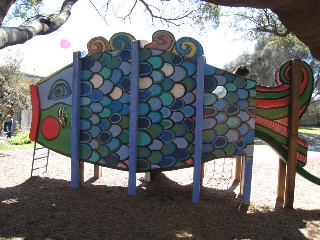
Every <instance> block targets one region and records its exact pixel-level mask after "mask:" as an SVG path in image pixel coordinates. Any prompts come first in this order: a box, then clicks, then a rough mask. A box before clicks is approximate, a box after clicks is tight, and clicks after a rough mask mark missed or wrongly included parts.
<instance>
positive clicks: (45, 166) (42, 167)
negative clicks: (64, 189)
mask: <svg viewBox="0 0 320 240" xmlns="http://www.w3.org/2000/svg"><path fill="white" fill-rule="evenodd" d="M46 167H47V166H46V165H44V166H41V167H36V168H33V169H32V170H33V171H34V170H38V169H40V168H46Z"/></svg>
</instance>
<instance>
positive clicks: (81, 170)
mask: <svg viewBox="0 0 320 240" xmlns="http://www.w3.org/2000/svg"><path fill="white" fill-rule="evenodd" d="M83 183H84V162H82V161H80V162H79V185H80V186H81V185H83Z"/></svg>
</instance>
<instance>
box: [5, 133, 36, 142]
mask: <svg viewBox="0 0 320 240" xmlns="http://www.w3.org/2000/svg"><path fill="white" fill-rule="evenodd" d="M8 142H9V143H10V144H12V145H23V144H29V143H31V140H30V139H29V132H18V133H17V134H16V135H15V136H12V137H11V138H8Z"/></svg>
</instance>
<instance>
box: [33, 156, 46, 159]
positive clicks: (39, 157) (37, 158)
mask: <svg viewBox="0 0 320 240" xmlns="http://www.w3.org/2000/svg"><path fill="white" fill-rule="evenodd" d="M47 157H48V156H44V157H37V158H34V159H33V160H39V159H43V158H47Z"/></svg>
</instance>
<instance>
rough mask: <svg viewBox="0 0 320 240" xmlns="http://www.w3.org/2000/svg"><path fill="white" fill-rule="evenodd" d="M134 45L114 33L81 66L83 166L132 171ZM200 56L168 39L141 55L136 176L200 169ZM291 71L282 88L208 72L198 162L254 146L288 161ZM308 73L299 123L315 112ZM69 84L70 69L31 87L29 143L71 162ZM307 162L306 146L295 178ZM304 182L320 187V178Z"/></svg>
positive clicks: (189, 42) (187, 41)
mask: <svg viewBox="0 0 320 240" xmlns="http://www.w3.org/2000/svg"><path fill="white" fill-rule="evenodd" d="M133 40H135V38H134V37H133V36H132V35H130V34H128V33H117V34H115V35H113V36H112V37H111V38H110V40H109V41H108V40H106V39H105V38H103V37H96V38H93V39H91V40H90V41H89V42H88V52H87V53H86V54H84V56H83V57H81V79H80V81H81V94H80V95H81V96H80V102H81V103H80V142H79V150H80V152H79V155H80V160H81V161H85V162H90V163H93V164H96V165H100V166H105V167H109V168H115V169H120V170H125V171H128V170H129V163H128V161H129V160H128V159H129V146H130V143H129V133H130V127H129V120H130V81H131V70H130V69H131V61H132V59H131V57H132V49H131V42H132V41H133ZM202 55H203V48H202V46H201V44H200V43H199V42H197V41H196V40H195V39H193V38H190V37H183V38H180V39H178V40H177V41H176V40H175V38H174V36H173V34H172V33H170V32H168V31H163V30H160V31H157V32H155V33H154V34H153V36H152V42H151V43H145V42H143V44H142V46H141V47H140V48H139V92H138V137H137V172H153V171H166V170H174V169H180V168H186V167H192V166H194V152H195V143H194V142H195V127H196V98H197V79H196V73H197V58H198V57H199V56H202ZM290 67H291V65H290V63H286V64H284V65H283V66H282V67H281V68H280V71H279V74H278V78H277V83H278V86H275V87H263V86H256V82H255V81H253V80H250V79H246V78H243V77H241V76H238V75H235V74H232V73H230V72H228V71H225V70H222V69H219V68H216V67H213V66H211V65H209V64H205V67H204V95H203V96H202V97H203V102H204V103H203V126H202V158H201V161H202V162H206V161H210V160H212V159H217V158H223V157H232V156H247V157H252V155H253V145H254V138H255V136H256V137H259V138H261V139H262V140H264V141H266V142H267V143H268V144H269V145H271V146H272V147H273V148H274V149H276V150H277V152H278V153H279V154H281V158H283V159H284V160H285V159H286V154H287V151H286V150H287V141H288V140H287V138H288V134H287V129H288V115H289V112H288V104H289V102H288V99H289V94H290V93H289V90H288V89H290V86H289V85H290V76H289V74H288V71H290ZM302 71H303V81H302V88H303V90H301V91H300V92H301V94H302V97H301V101H302V103H301V104H300V108H301V110H300V115H302V114H303V112H304V111H305V109H306V107H307V106H308V104H309V101H310V96H311V92H312V85H313V82H312V79H313V75H312V71H311V72H310V67H309V66H308V64H306V63H304V62H303V64H302ZM72 76H73V65H72V64H70V65H67V66H66V67H64V68H62V69H61V70H59V71H58V72H56V73H54V74H52V75H50V76H49V77H47V78H45V79H43V80H41V81H39V82H38V83H36V84H34V85H31V86H30V92H31V99H32V112H33V115H32V125H31V129H30V139H31V140H33V141H36V142H38V143H40V144H41V145H43V146H46V147H48V148H49V149H52V150H54V151H56V152H59V153H61V154H63V155H66V156H70V154H71V146H70V142H71V141H70V140H71V139H70V138H71V128H72V126H71V109H72V104H71V102H72V101H71V100H72V78H73V77H72ZM310 91H311V92H310ZM269 103H270V104H269ZM306 153H307V143H306V142H305V141H304V140H302V139H300V140H299V152H298V155H297V159H298V161H299V164H298V167H299V168H301V167H302V166H303V165H305V163H306ZM300 173H302V174H304V172H303V171H300ZM304 176H305V177H306V178H308V179H309V180H310V179H312V181H313V182H315V183H317V184H320V180H319V178H317V177H315V176H313V175H310V174H309V173H308V174H304ZM310 176H312V177H311V178H310Z"/></svg>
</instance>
